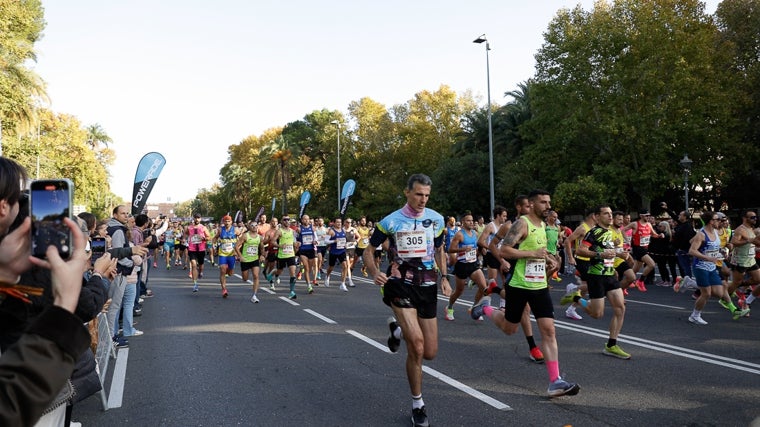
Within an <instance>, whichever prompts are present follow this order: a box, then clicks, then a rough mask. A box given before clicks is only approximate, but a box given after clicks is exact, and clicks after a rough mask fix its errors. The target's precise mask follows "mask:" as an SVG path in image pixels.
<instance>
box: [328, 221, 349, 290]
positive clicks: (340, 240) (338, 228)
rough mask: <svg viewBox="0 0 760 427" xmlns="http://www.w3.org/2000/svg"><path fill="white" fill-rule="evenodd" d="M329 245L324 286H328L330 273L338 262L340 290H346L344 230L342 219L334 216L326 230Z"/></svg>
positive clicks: (346, 266)
mask: <svg viewBox="0 0 760 427" xmlns="http://www.w3.org/2000/svg"><path fill="white" fill-rule="evenodd" d="M325 242H326V243H328V244H329V245H330V257H329V260H328V262H327V272H326V273H325V287H330V274H331V273H332V271H333V268H335V264H337V263H340V267H341V271H340V290H341V291H343V292H348V288H346V276H348V272H347V271H346V270H348V261H347V260H346V230H345V229H344V228H343V220H342V219H341V218H340V217H338V218H335V221H334V222H333V225H332V227H330V228H329V229H328V230H327V240H326V241H325Z"/></svg>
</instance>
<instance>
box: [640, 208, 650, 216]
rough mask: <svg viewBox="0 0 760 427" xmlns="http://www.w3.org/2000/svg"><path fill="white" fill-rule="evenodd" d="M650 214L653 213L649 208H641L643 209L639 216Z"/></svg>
mask: <svg viewBox="0 0 760 427" xmlns="http://www.w3.org/2000/svg"><path fill="white" fill-rule="evenodd" d="M649 215H651V214H650V213H649V209H641V210H639V216H649Z"/></svg>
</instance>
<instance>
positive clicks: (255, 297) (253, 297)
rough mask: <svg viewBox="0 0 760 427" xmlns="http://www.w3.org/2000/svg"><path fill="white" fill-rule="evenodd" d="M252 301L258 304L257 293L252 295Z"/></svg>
mask: <svg viewBox="0 0 760 427" xmlns="http://www.w3.org/2000/svg"><path fill="white" fill-rule="evenodd" d="M251 302H252V303H254V304H256V303H258V302H259V298H258V297H257V296H256V295H254V296H252V297H251Z"/></svg>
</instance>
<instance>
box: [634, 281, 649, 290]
mask: <svg viewBox="0 0 760 427" xmlns="http://www.w3.org/2000/svg"><path fill="white" fill-rule="evenodd" d="M634 283H635V284H636V288H637V289H638V290H639V292H646V291H647V287H646V285H645V284H644V281H643V280H637V281H635V282H634Z"/></svg>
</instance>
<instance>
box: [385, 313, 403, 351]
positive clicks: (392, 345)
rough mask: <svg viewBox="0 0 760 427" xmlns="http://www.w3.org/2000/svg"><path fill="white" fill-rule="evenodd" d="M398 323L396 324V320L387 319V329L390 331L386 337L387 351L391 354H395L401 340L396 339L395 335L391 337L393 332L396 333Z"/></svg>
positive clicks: (392, 318)
mask: <svg viewBox="0 0 760 427" xmlns="http://www.w3.org/2000/svg"><path fill="white" fill-rule="evenodd" d="M398 327H399V326H398V323H396V319H395V318H394V317H393V316H391V317H389V318H388V329H390V331H391V335H390V336H389V337H388V350H390V351H391V353H395V352H397V351H398V348H399V347H400V346H401V340H400V339H398V338H396V336H395V335H393V333H394V332H396V329H397V328H398Z"/></svg>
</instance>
